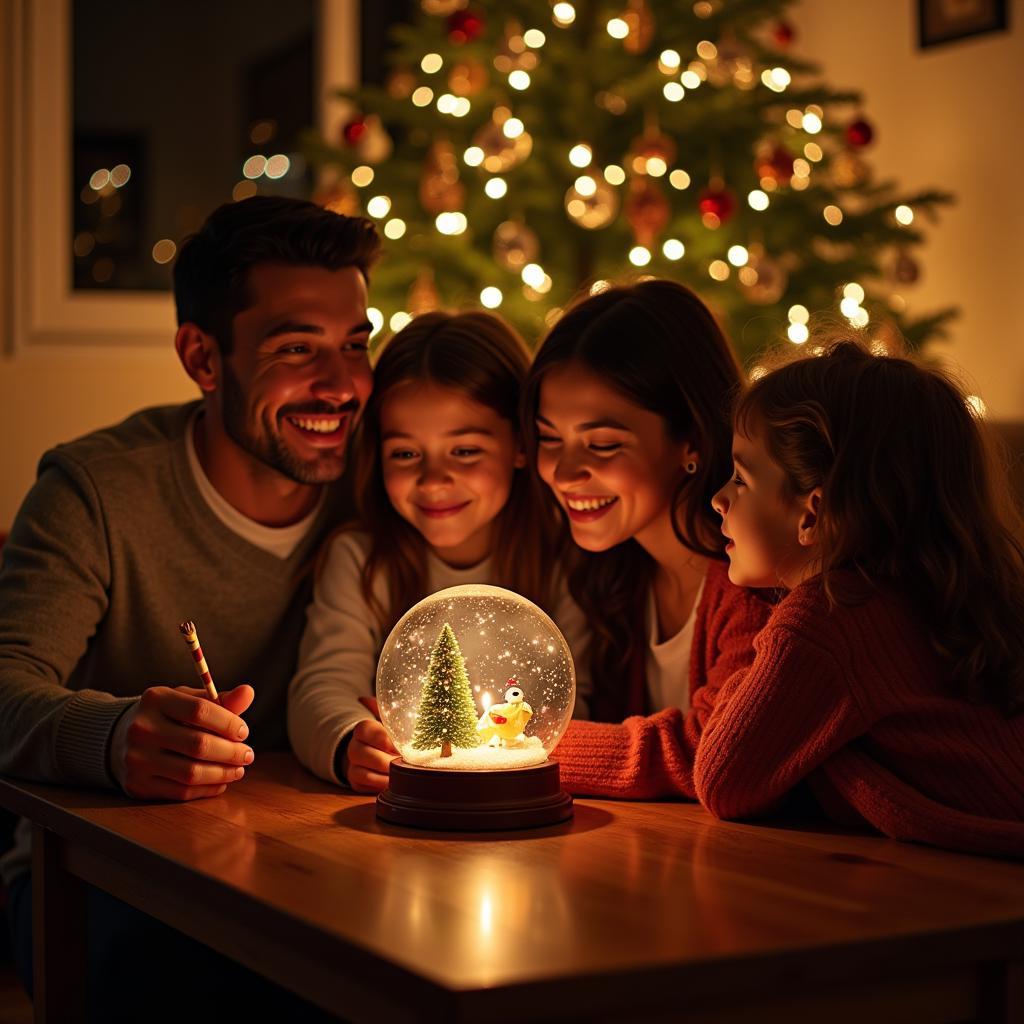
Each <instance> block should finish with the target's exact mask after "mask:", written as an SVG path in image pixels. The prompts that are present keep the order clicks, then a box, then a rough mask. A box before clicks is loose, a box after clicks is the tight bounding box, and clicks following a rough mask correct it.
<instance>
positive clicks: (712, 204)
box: [697, 186, 736, 224]
mask: <svg viewBox="0 0 1024 1024" xmlns="http://www.w3.org/2000/svg"><path fill="white" fill-rule="evenodd" d="M697 207H698V209H699V210H700V212H701V213H702V214H703V215H704V216H710V217H717V218H718V221H719V223H722V224H724V223H725V222H726V221H727V220H728V219H729V218H730V217H731V216H732V215H733V212H734V211H735V210H736V197H735V196H734V195H733V194H732V192H730V191H729V190H728V189H727V188H725V187H724V186H719V187H714V186H709V187H708V188H706V189H704V191H703V192H701V194H700V200H699V201H698V203H697Z"/></svg>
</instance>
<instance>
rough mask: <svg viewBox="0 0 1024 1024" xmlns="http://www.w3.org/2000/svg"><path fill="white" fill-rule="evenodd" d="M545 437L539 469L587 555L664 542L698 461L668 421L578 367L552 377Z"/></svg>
mask: <svg viewBox="0 0 1024 1024" xmlns="http://www.w3.org/2000/svg"><path fill="white" fill-rule="evenodd" d="M537 434H538V450H537V470H538V472H539V474H540V476H541V478H542V479H543V480H544V482H545V483H546V484H547V485H548V487H550V488H551V491H552V493H553V494H554V495H555V497H556V498H557V500H558V503H559V504H560V505H561V506H562V508H563V509H564V510H565V513H566V515H567V517H568V519H569V526H570V529H571V530H572V536H573V540H575V542H576V543H577V544H578V545H579V546H580V547H581V548H584V549H586V550H587V551H607V550H608V549H609V548H612V547H614V546H615V545H616V544H621V543H623V542H624V541H627V540H630V539H631V538H632V539H636V540H637V541H639V542H640V543H641V544H644V538H645V535H647V534H651V535H663V533H664V530H665V527H666V525H669V524H670V523H671V515H672V508H671V507H672V496H673V494H674V493H675V490H676V488H677V486H678V485H679V483H680V481H681V480H682V479H683V477H684V476H685V474H686V471H685V469H684V468H683V466H684V463H685V462H686V461H687V459H688V458H689V457H690V454H691V448H690V445H689V444H688V443H687V442H685V441H676V440H673V438H672V437H670V436H669V432H668V426H667V424H666V422H665V420H664V418H663V417H661V416H659V415H658V414H657V413H654V412H651V411H650V410H649V409H644V408H642V407H641V406H639V405H636V404H635V403H634V402H631V401H630V400H629V399H628V398H626V397H625V396H624V395H622V394H621V393H619V392H618V391H616V390H615V389H614V388H613V387H611V386H610V385H609V384H608V383H606V381H605V380H604V379H603V378H602V377H600V376H599V375H597V374H596V373H594V372H593V371H592V370H590V369H588V368H587V367H585V366H583V365H582V364H581V363H577V362H573V363H567V364H565V365H563V366H559V367H557V368H554V369H552V370H550V371H548V372H547V373H546V374H545V375H544V377H543V380H542V382H541V385H540V400H539V403H538V409H537ZM645 546H646V545H645Z"/></svg>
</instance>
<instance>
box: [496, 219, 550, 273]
mask: <svg viewBox="0 0 1024 1024" xmlns="http://www.w3.org/2000/svg"><path fill="white" fill-rule="evenodd" d="M539 253H540V242H539V241H538V239H537V236H536V234H535V233H534V232H533V231H532V230H531V229H530V228H528V227H527V226H526V225H525V224H524V223H523V222H522V221H519V220H506V221H502V222H501V223H500V224H499V225H498V226H497V228H495V230H494V259H495V262H496V263H497V264H498V265H499V266H501V267H504V268H505V269H506V270H511V271H512V272H513V273H516V274H518V273H519V271H520V270H522V269H523V267H525V266H526V264H527V263H533V262H534V261H535V260H536V259H537V256H538V254H539Z"/></svg>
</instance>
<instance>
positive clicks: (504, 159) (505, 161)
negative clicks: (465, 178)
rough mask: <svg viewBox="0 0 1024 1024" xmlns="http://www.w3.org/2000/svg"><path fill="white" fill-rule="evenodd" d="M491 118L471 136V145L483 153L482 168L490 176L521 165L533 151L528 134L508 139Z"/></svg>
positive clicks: (500, 126) (500, 127)
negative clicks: (477, 147)
mask: <svg viewBox="0 0 1024 1024" xmlns="http://www.w3.org/2000/svg"><path fill="white" fill-rule="evenodd" d="M503 124H504V121H503V122H502V123H501V124H499V123H498V121H497V120H496V119H495V118H493V117H492V118H491V120H490V121H487V122H486V123H485V124H483V125H481V126H480V127H479V128H478V129H477V132H476V134H475V135H474V136H473V145H474V146H479V147H480V149H482V150H483V151H484V160H483V168H484V170H485V171H488V172H489V173H491V174H502V173H504V172H505V171H508V170H511V168H513V167H515V166H516V164H520V163H522V162H523V161H524V160H525V159H526V158H527V157H528V156H529V155H530V152H531V150H532V149H533V139H532V138H531V137H530V135H529V133H528V132H525V131H524V132H522V133H521V134H519V135H517V136H516V137H515V138H512V139H510V138H509V137H508V136H507V135H506V134H505V130H504V128H503Z"/></svg>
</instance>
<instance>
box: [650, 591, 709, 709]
mask: <svg viewBox="0 0 1024 1024" xmlns="http://www.w3.org/2000/svg"><path fill="white" fill-rule="evenodd" d="M703 594H704V580H701V582H700V587H698V589H697V597H696V599H695V600H694V602H693V610H692V611H691V612H690V617H689V618H688V619H687V620H686V622H685V623H684V624H683V628H682V629H680V630H679V632H678V633H676V635H675V636H670V637H669V638H668V639H667V640H665V641H663V642H662V643H659V642H658V609H657V606H656V605H655V602H654V588H653V587H652V588H651V589H650V590H649V591H648V593H647V613H646V621H647V645H648V646H647V659H646V660H647V697H648V699H649V700H650V704H651V711H652V712H653V711H663V710H664V709H665V708H679V709H680V710H682V711H688V710H689V708H690V655H691V652H692V651H693V627H694V623H695V622H696V621H697V609H698V608H699V607H700V599H701V597H702V596H703Z"/></svg>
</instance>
